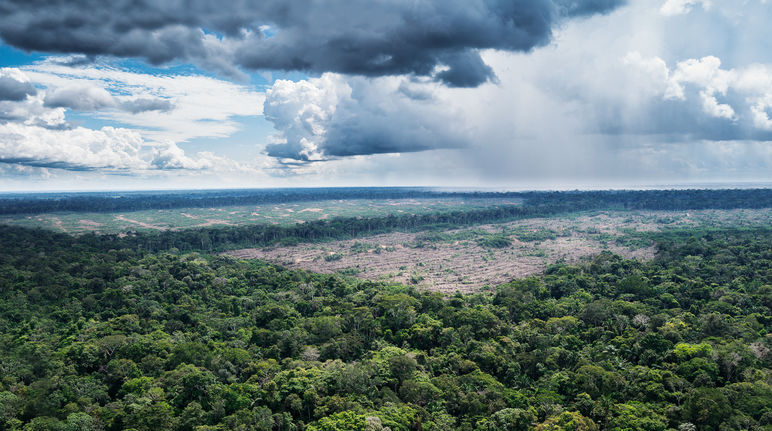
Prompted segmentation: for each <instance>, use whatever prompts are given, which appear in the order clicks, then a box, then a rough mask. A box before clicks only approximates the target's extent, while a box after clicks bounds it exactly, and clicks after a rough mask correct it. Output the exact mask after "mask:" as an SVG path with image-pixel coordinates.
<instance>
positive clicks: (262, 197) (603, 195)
mask: <svg viewBox="0 0 772 431" xmlns="http://www.w3.org/2000/svg"><path fill="white" fill-rule="evenodd" d="M417 198H463V199H499V198H500V199H522V200H523V201H524V202H525V204H526V205H529V206H535V207H543V206H555V205H558V204H559V205H566V206H573V207H575V208H576V209H607V208H616V209H648V210H684V209H707V208H715V209H731V208H769V207H772V189H745V190H701V189H700V190H696V189H695V190H637V191H636V190H625V191H564V192H484V191H474V192H471V191H448V190H442V189H428V188H426V189H424V188H399V187H387V188H372V187H362V188H300V189H251V190H203V191H173V192H172V191H169V192H109V193H108V192H98V193H97V192H95V193H42V194H26V193H22V194H5V195H0V215H8V214H42V213H51V212H114V211H140V210H149V209H173V208H210V207H223V206H235V205H259V204H268V203H287V202H308V201H322V200H334V199H347V200H351V199H417Z"/></svg>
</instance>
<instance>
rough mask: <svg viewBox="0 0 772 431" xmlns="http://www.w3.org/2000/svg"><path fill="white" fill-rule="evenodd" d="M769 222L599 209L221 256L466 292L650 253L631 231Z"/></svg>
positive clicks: (753, 216) (757, 216) (713, 214)
mask: <svg viewBox="0 0 772 431" xmlns="http://www.w3.org/2000/svg"><path fill="white" fill-rule="evenodd" d="M770 223H772V212H771V211H769V210H702V211H688V212H686V211H684V212H665V211H662V212H658V211H646V212H615V211H602V212H592V213H581V214H576V215H571V216H565V217H550V218H534V219H526V220H519V221H515V222H509V223H501V224H489V225H483V226H476V227H472V228H465V229H456V230H449V231H442V232H434V231H431V232H419V233H399V232H398V233H390V234H383V235H376V236H372V237H368V238H360V239H357V240H346V241H334V242H328V243H323V244H305V245H298V246H287V247H268V248H263V249H243V250H235V251H230V252H227V253H224V254H227V255H230V256H234V257H238V258H245V259H254V258H256V259H264V260H267V261H271V262H275V263H279V264H282V265H286V266H288V267H292V268H302V269H307V270H311V271H316V272H326V273H332V272H340V273H343V274H347V275H354V276H356V277H360V278H365V279H372V280H388V281H394V282H401V283H408V284H415V285H418V286H421V287H424V288H427V289H431V290H436V291H441V292H446V293H452V292H456V291H461V292H472V291H480V290H484V289H485V288H486V287H487V286H496V285H498V284H501V283H504V282H506V281H509V280H511V279H513V278H520V277H526V276H528V275H531V274H536V273H539V272H541V271H542V270H544V268H545V267H546V266H547V265H549V264H551V263H554V262H557V261H566V262H575V261H578V260H580V259H583V258H586V257H588V256H593V255H596V254H598V253H600V252H601V251H603V250H609V251H611V252H614V253H617V254H620V255H622V256H625V257H634V258H639V259H650V258H652V257H653V256H654V249H653V248H652V247H651V246H650V244H648V243H647V242H646V241H641V240H640V239H639V238H637V237H635V236H633V235H631V233H634V232H647V231H659V230H663V229H673V228H685V227H695V226H712V227H722V226H723V227H727V226H760V225H762V226H763V225H766V226H768V225H770Z"/></svg>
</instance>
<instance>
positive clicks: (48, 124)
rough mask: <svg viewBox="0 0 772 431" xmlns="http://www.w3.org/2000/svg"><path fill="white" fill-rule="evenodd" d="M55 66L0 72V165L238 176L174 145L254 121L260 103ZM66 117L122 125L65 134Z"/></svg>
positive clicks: (230, 92)
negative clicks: (245, 119) (242, 120)
mask: <svg viewBox="0 0 772 431" xmlns="http://www.w3.org/2000/svg"><path fill="white" fill-rule="evenodd" d="M59 60H60V59H58V58H53V59H49V60H47V61H44V62H42V63H37V64H33V65H30V66H26V67H25V68H24V69H18V68H3V69H0V90H2V91H3V93H2V94H3V95H4V97H3V98H2V100H0V163H2V164H8V165H10V164H12V165H18V166H27V167H32V168H44V169H49V168H50V169H63V170H68V171H95V170H100V171H106V172H116V173H117V172H123V173H131V174H137V173H139V172H148V171H164V170H177V171H179V170H194V171H198V170H221V169H229V170H236V171H239V170H244V169H245V168H244V165H242V164H239V163H236V162H234V161H232V160H228V159H226V158H224V157H220V156H216V155H215V154H213V152H211V151H201V152H198V154H196V155H195V156H189V155H187V154H185V152H184V151H183V149H182V148H180V146H179V145H178V143H180V142H184V141H186V140H189V139H194V138H196V137H200V136H227V135H229V134H230V133H233V132H234V131H235V130H238V125H237V124H236V123H235V122H233V121H232V120H230V118H231V117H232V116H235V115H245V116H254V115H257V114H260V113H261V112H262V102H263V95H262V94H259V93H256V92H254V91H251V90H250V89H249V88H247V87H243V86H240V85H237V84H233V83H230V82H226V81H221V80H217V79H214V78H209V77H204V76H173V75H169V76H155V75H150V74H141V73H132V72H126V71H120V70H116V69H114V68H111V67H107V66H97V65H95V64H89V65H87V66H84V65H75V66H73V65H72V63H71V62H61V61H59ZM63 63H64V64H63ZM33 83H34V85H33ZM38 87H39V88H38ZM69 111H77V112H78V113H79V114H81V115H90V116H92V117H93V118H100V117H101V118H104V119H106V120H110V122H111V123H113V124H122V125H124V126H123V127H121V126H112V125H111V126H103V127H99V128H93V127H91V128H90V127H84V126H79V125H75V124H72V123H70V122H69V121H68V120H67V117H66V115H67V113H68V112H69ZM125 125H132V126H135V127H133V128H129V127H125ZM20 172H23V171H20Z"/></svg>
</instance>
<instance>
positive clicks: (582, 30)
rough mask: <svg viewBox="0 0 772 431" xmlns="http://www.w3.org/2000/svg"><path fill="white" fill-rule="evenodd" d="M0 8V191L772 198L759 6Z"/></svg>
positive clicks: (636, 2)
mask: <svg viewBox="0 0 772 431" xmlns="http://www.w3.org/2000/svg"><path fill="white" fill-rule="evenodd" d="M0 12H1V13H0V192H9V191H63V190H139V189H144V190H167V189H217V188H254V187H325V186H450V187H467V188H498V189H506V190H545V189H562V190H565V189H619V188H653V187H659V186H661V187H665V186H669V187H688V186H700V185H704V186H706V187H727V186H733V185H740V186H743V187H746V186H747V187H770V184H772V175H770V172H772V45H771V44H772V42H770V39H769V38H768V37H767V26H768V22H769V21H770V19H772V8H771V4H770V3H769V2H768V1H766V0H745V1H742V2H737V1H729V0H712V1H708V0H657V1H654V2H652V1H646V0H626V1H625V0H580V1H568V0H531V1H525V0H517V1H510V2H501V1H494V0H472V1H469V0H466V1H436V0H423V1H418V2H416V1H407V0H405V1H402V0H399V1H383V2H365V1H344V0H335V1H330V2H325V3H324V4H322V3H320V2H316V1H313V0H293V1H290V2H286V1H278V0H269V1H260V2H253V1H243V2H238V3H236V4H234V5H232V7H230V8H222V7H218V5H217V4H215V3H214V2H208V1H200V2H194V3H190V4H187V5H183V4H182V3H177V2H162V3H159V4H151V3H147V4H144V3H143V2H131V1H128V0H126V1H123V0H121V1H115V2H110V3H109V4H108V3H103V2H98V1H94V0H75V1H70V2H64V3H53V2H51V3H45V4H35V3H34V2H28V1H21V0H0Z"/></svg>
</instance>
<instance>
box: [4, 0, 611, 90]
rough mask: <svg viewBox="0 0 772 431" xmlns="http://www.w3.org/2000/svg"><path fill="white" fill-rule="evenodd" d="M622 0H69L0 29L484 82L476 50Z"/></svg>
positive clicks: (96, 48)
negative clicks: (221, 0) (220, 0)
mask: <svg viewBox="0 0 772 431" xmlns="http://www.w3.org/2000/svg"><path fill="white" fill-rule="evenodd" d="M623 3H625V1H624V0H514V1H500V0H423V1H418V2H416V1H413V0H397V1H393V0H377V1H370V0H354V1H352V0H331V1H325V2H319V1H314V0H298V1H292V2H287V1H285V0H255V1H249V0H242V1H238V2H230V3H229V4H228V5H227V7H223V5H221V4H219V3H217V2H210V1H194V2H149V1H141V2H136V1H133V0H115V1H110V2H104V1H100V0H73V1H67V2H34V1H33V2H30V1H28V0H9V1H5V2H3V3H2V5H0V16H2V18H0V37H2V39H3V40H4V41H5V42H6V43H8V44H10V45H13V46H16V47H19V48H22V49H25V50H35V51H43V52H57V53H82V54H87V55H112V56H118V57H141V58H144V59H146V60H147V61H149V62H150V63H153V64H162V63H167V62H170V61H172V60H182V61H185V62H193V63H196V64H198V65H199V66H201V67H203V68H205V69H208V70H214V71H217V72H219V73H223V74H226V75H229V76H233V77H238V76H240V74H241V72H240V71H239V68H240V67H241V68H247V69H274V70H301V71H308V72H314V73H322V72H328V71H330V72H338V73H344V74H354V75H364V76H384V75H401V74H415V75H422V76H429V75H432V76H434V77H435V79H437V80H439V81H441V82H443V83H445V84H447V85H449V86H456V87H473V86H477V85H479V84H481V83H483V82H486V81H489V80H491V79H494V74H493V71H492V70H491V69H490V67H488V66H486V65H485V64H484V63H483V62H482V60H481V58H480V55H479V53H478V51H479V50H481V49H491V48H493V49H500V50H506V51H528V50H530V49H532V48H534V47H537V46H542V45H544V44H546V43H547V42H549V41H550V39H551V37H552V30H553V28H554V27H555V26H556V25H559V24H560V23H561V22H563V21H564V20H566V19H570V18H573V17H577V16H586V15H592V14H596V13H605V12H608V11H611V10H613V9H614V8H616V7H617V6H619V5H620V4H623Z"/></svg>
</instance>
